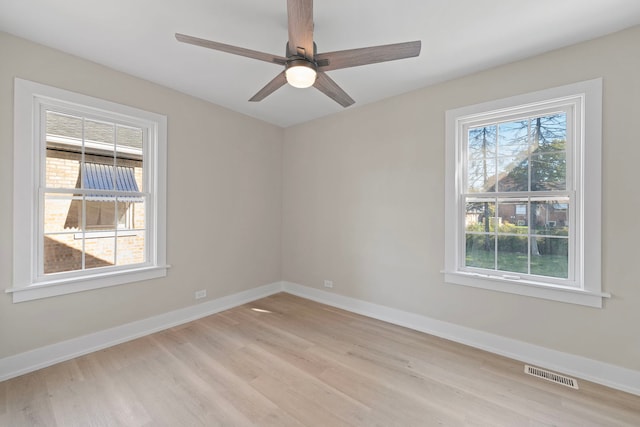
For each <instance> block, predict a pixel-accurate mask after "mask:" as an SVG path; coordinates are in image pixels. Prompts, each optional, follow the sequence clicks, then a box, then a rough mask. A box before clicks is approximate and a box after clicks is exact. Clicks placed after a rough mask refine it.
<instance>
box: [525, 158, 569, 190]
mask: <svg viewBox="0 0 640 427" xmlns="http://www.w3.org/2000/svg"><path fill="white" fill-rule="evenodd" d="M566 188H567V161H566V154H565V152H564V151H556V152H549V153H543V152H541V151H540V149H539V150H538V151H537V152H536V154H535V155H533V156H532V157H531V190H532V191H553V190H566Z"/></svg>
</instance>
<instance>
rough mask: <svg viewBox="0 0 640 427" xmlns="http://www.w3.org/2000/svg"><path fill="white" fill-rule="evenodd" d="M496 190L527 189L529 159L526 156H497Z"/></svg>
mask: <svg viewBox="0 0 640 427" xmlns="http://www.w3.org/2000/svg"><path fill="white" fill-rule="evenodd" d="M498 176H499V177H500V181H499V182H498V191H528V190H529V159H528V157H527V156H526V154H525V155H524V156H508V157H500V158H498Z"/></svg>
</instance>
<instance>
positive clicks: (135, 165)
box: [116, 125, 144, 191]
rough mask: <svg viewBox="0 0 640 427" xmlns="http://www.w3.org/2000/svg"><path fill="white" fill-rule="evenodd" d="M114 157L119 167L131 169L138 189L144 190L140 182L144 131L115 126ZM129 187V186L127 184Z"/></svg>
mask: <svg viewBox="0 0 640 427" xmlns="http://www.w3.org/2000/svg"><path fill="white" fill-rule="evenodd" d="M116 132H117V134H116V137H117V141H116V157H117V164H118V166H120V167H124V168H127V169H129V168H130V169H131V170H133V174H132V175H133V176H134V178H135V181H136V186H137V188H138V190H139V191H144V188H143V182H142V172H143V158H142V153H143V151H142V150H143V144H144V133H143V131H142V129H140V128H134V127H129V126H121V125H119V126H117V129H116ZM128 187H131V186H128Z"/></svg>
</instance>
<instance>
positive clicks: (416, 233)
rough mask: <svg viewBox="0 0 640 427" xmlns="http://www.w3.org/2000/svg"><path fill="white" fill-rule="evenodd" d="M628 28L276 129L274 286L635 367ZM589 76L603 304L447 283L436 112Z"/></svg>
mask: <svg viewBox="0 0 640 427" xmlns="http://www.w3.org/2000/svg"><path fill="white" fill-rule="evenodd" d="M638 45H640V27H635V28H633V29H630V30H627V31H624V32H621V33H617V34H614V35H610V36H608V37H604V38H600V39H596V40H593V41H590V42H587V43H583V44H579V45H576V46H572V47H568V48H565V49H562V50H558V51H554V52H551V53H548V54H545V55H541V56H538V57H534V58H531V59H528V60H524V61H519V62H516V63H512V64H509V65H506V66H502V67H499V68H495V69H492V70H488V71H486V72H481V73H477V74H473V75H471V76H468V77H464V78H460V79H456V80H453V81H449V82H447V83H444V84H440V85H436V86H431V87H427V88H424V89H422V90H419V91H415V92H412V93H409V94H406V95H403V96H399V97H395V98H392V99H388V100H385V101H382V102H379V103H376V104H373V105H368V106H364V107H361V108H356V109H351V110H347V111H345V112H344V113H341V114H339V115H336V116H332V117H328V118H324V119H319V120H316V121H314V122H310V123H306V124H302V125H299V126H296V127H292V128H288V129H286V131H285V145H284V149H283V150H284V151H283V154H284V158H283V200H284V201H283V238H282V240H283V243H282V244H283V254H282V258H283V278H284V280H287V281H291V282H295V283H299V284H302V285H307V286H312V287H316V288H322V281H323V279H331V280H333V281H334V289H333V291H334V292H336V293H339V294H342V295H346V296H349V297H354V298H359V299H362V300H366V301H369V302H373V303H377V304H382V305H387V306H390V307H393V308H398V309H401V310H406V311H410V312H415V313H418V314H422V315H425V316H428V317H432V318H435V319H439V320H444V321H447V322H452V323H455V324H459V325H463V326H468V327H471V328H475V329H479V330H482V331H487V332H490V333H494V334H497V335H502V336H505V337H509V338H513V339H517V340H522V341H526V342H529V343H533V344H537V345H540V346H544V347H548V348H551V349H555V350H559V351H563V352H567V353H572V354H576V355H581V356H585V357H588V358H592V359H595V360H600V361H603V362H609V363H612V364H615V365H619V366H623V367H627V368H630V369H635V370H640V339H638V336H639V335H638V325H640V283H639V282H640V281H639V280H638V278H637V274H636V273H635V268H634V266H635V263H636V262H637V256H638V254H639V253H640V251H638V242H640V226H639V225H638V223H639V221H638V214H639V213H640V199H639V197H638V190H637V181H638V180H637V177H636V174H637V171H638V169H639V167H638V161H639V160H638V159H640V142H639V138H640V137H639V135H640V132H638V118H639V117H640V107H638V105H639V100H640V72H639V71H638V70H640V55H639V54H638ZM597 77H603V78H604V105H603V111H604V113H603V116H604V118H603V127H604V134H603V152H604V153H603V159H602V162H603V218H604V223H603V248H602V250H603V259H602V262H603V283H604V289H605V290H606V291H608V292H611V293H612V294H613V298H612V299H610V300H607V301H606V302H605V307H604V308H603V309H594V308H588V307H582V306H575V305H570V304H564V303H559V302H553V301H547V300H541V299H535V298H528V297H523V296H516V295H511V294H505V293H498V292H493V291H487V290H481V289H475V288H468V287H461V286H456V285H449V284H445V283H444V282H443V276H442V274H441V273H440V271H441V270H442V269H443V267H444V254H443V247H444V228H443V225H444V205H443V203H444V178H445V176H444V173H445V165H444V157H445V154H444V153H445V151H444V148H445V146H444V133H445V129H444V116H445V111H446V110H447V109H450V108H455V107H461V106H465V105H471V104H475V103H479V102H484V101H489V100H493V99H499V98H504V97H508V96H512V95H516V94H521V93H526V92H530V91H535V90H540V89H546V88H549V87H554V86H559V85H563V84H568V83H573V82H577V81H582V80H587V79H592V78H597Z"/></svg>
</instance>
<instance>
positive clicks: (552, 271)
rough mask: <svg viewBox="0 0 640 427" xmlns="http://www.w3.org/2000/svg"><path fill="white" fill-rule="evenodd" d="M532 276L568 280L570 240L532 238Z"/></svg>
mask: <svg viewBox="0 0 640 427" xmlns="http://www.w3.org/2000/svg"><path fill="white" fill-rule="evenodd" d="M531 274H536V275H540V276H550V277H558V278H562V279H566V278H568V277H569V240H568V239H565V238H554V237H537V238H532V239H531Z"/></svg>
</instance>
